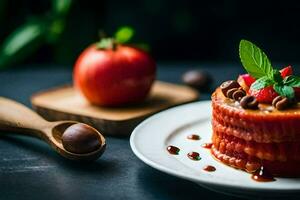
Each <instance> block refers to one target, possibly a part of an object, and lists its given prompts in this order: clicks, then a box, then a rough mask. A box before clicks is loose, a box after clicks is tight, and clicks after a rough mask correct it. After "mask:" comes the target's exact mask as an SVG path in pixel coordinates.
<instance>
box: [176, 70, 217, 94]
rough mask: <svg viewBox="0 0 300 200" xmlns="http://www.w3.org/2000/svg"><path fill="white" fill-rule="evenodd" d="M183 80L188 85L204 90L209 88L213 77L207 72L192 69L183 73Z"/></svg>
mask: <svg viewBox="0 0 300 200" xmlns="http://www.w3.org/2000/svg"><path fill="white" fill-rule="evenodd" d="M182 81H183V83H185V84H186V85H189V86H191V87H194V88H196V89H199V90H202V89H208V88H209V87H210V84H211V82H212V78H211V76H210V75H209V74H208V73H207V72H204V71H200V70H190V71H187V72H185V73H184V74H183V76H182Z"/></svg>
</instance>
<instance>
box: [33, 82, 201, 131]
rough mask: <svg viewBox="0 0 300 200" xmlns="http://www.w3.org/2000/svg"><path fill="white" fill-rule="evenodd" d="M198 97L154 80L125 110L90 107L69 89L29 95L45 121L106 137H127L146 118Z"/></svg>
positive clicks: (75, 92)
mask: <svg viewBox="0 0 300 200" xmlns="http://www.w3.org/2000/svg"><path fill="white" fill-rule="evenodd" d="M198 96H199V94H198V92H197V91H196V90H194V89H191V88H189V87H186V86H180V85H175V84H170V83H165V82H159V81H156V82H155V84H154V85H153V88H152V90H151V93H150V95H149V97H148V98H147V99H146V100H145V101H144V102H143V103H140V104H135V105H128V106H125V107H100V106H95V105H92V104H90V103H89V102H87V101H86V100H85V99H84V98H83V97H82V96H81V95H80V94H79V93H78V92H77V91H76V90H75V89H74V88H73V87H72V86H63V87H58V88H54V89H50V90H47V91H43V92H40V93H37V94H35V95H33V96H32V98H31V103H32V106H33V108H34V109H35V110H36V111H37V112H38V113H39V114H40V115H42V116H43V117H44V118H45V119H47V120H50V121H55V120H74V121H79V122H83V123H86V124H89V125H91V126H93V127H95V128H96V129H98V130H99V131H100V132H101V133H103V134H105V135H115V136H120V135H121V136H126V135H129V134H130V133H131V131H132V130H133V129H134V127H135V126H136V125H138V124H139V123H140V122H141V121H142V120H144V119H145V118H146V117H148V116H150V115H152V114H154V113H157V112H159V111H161V110H164V109H166V108H170V107H173V106H176V105H180V104H184V103H188V102H192V101H195V100H197V99H198Z"/></svg>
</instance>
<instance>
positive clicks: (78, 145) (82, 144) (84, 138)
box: [61, 123, 101, 154]
mask: <svg viewBox="0 0 300 200" xmlns="http://www.w3.org/2000/svg"><path fill="white" fill-rule="evenodd" d="M61 140H62V144H63V147H64V148H65V149H66V150H67V151H69V152H71V153H76V154H84V153H90V152H93V151H96V150H97V149H99V148H100V147H101V138H100V136H99V134H98V132H97V131H96V130H95V129H93V128H92V127H90V126H88V125H86V124H81V123H78V124H73V125H71V126H69V127H68V128H67V129H66V130H65V131H64V133H63V135H62V137H61Z"/></svg>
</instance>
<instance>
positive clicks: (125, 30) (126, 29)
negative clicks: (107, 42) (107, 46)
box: [114, 26, 134, 44]
mask: <svg viewBox="0 0 300 200" xmlns="http://www.w3.org/2000/svg"><path fill="white" fill-rule="evenodd" d="M133 36H134V29H133V28H132V27H130V26H122V27H120V28H119V29H118V30H117V31H116V33H115V35H114V38H115V40H116V41H117V42H118V43H121V44H123V43H127V42H129V41H130V40H131V39H132V37H133Z"/></svg>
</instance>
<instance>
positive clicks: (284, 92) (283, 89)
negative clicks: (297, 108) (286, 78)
mask: <svg viewBox="0 0 300 200" xmlns="http://www.w3.org/2000/svg"><path fill="white" fill-rule="evenodd" d="M273 88H274V90H275V91H276V92H277V93H278V94H279V95H280V96H284V97H287V98H288V99H292V98H294V97H295V92H294V89H293V87H291V86H288V85H280V84H278V83H275V84H274V85H273Z"/></svg>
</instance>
